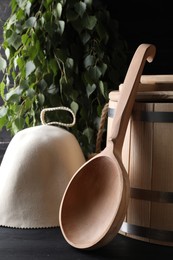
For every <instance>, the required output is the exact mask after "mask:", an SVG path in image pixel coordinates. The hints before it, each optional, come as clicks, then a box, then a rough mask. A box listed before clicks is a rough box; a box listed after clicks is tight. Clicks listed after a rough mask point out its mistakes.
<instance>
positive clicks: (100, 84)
mask: <svg viewBox="0 0 173 260" xmlns="http://www.w3.org/2000/svg"><path fill="white" fill-rule="evenodd" d="M99 88H100V91H101V93H102V95H103V97H105V98H106V94H105V89H104V84H103V81H101V80H100V81H99Z"/></svg>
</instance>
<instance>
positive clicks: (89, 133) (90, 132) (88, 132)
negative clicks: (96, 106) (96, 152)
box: [83, 127, 94, 143]
mask: <svg viewBox="0 0 173 260" xmlns="http://www.w3.org/2000/svg"><path fill="white" fill-rule="evenodd" d="M93 132H94V131H93V129H91V128H90V127H87V128H85V130H84V131H83V134H84V135H85V136H86V137H87V139H88V142H89V143H91V140H92V137H93Z"/></svg>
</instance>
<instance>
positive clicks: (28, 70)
mask: <svg viewBox="0 0 173 260" xmlns="http://www.w3.org/2000/svg"><path fill="white" fill-rule="evenodd" d="M34 70H35V64H34V63H33V61H31V60H30V61H27V63H26V77H28V76H29V75H30V74H31V73H32V72H33V71H34Z"/></svg>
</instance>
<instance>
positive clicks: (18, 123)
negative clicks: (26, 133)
mask: <svg viewBox="0 0 173 260" xmlns="http://www.w3.org/2000/svg"><path fill="white" fill-rule="evenodd" d="M24 125H25V119H24V118H23V117H18V118H16V119H15V121H14V122H12V128H13V132H14V134H16V133H17V132H18V131H19V130H21V129H23V128H24Z"/></svg>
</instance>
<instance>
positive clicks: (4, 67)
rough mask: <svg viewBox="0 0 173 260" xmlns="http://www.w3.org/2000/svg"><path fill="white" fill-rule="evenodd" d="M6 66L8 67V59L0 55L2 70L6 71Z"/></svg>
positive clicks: (0, 67) (0, 68)
mask: <svg viewBox="0 0 173 260" xmlns="http://www.w3.org/2000/svg"><path fill="white" fill-rule="evenodd" d="M6 67H7V62H6V60H5V59H4V58H2V57H1V56H0V71H1V70H2V71H3V72H4V71H5V69H6Z"/></svg>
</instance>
